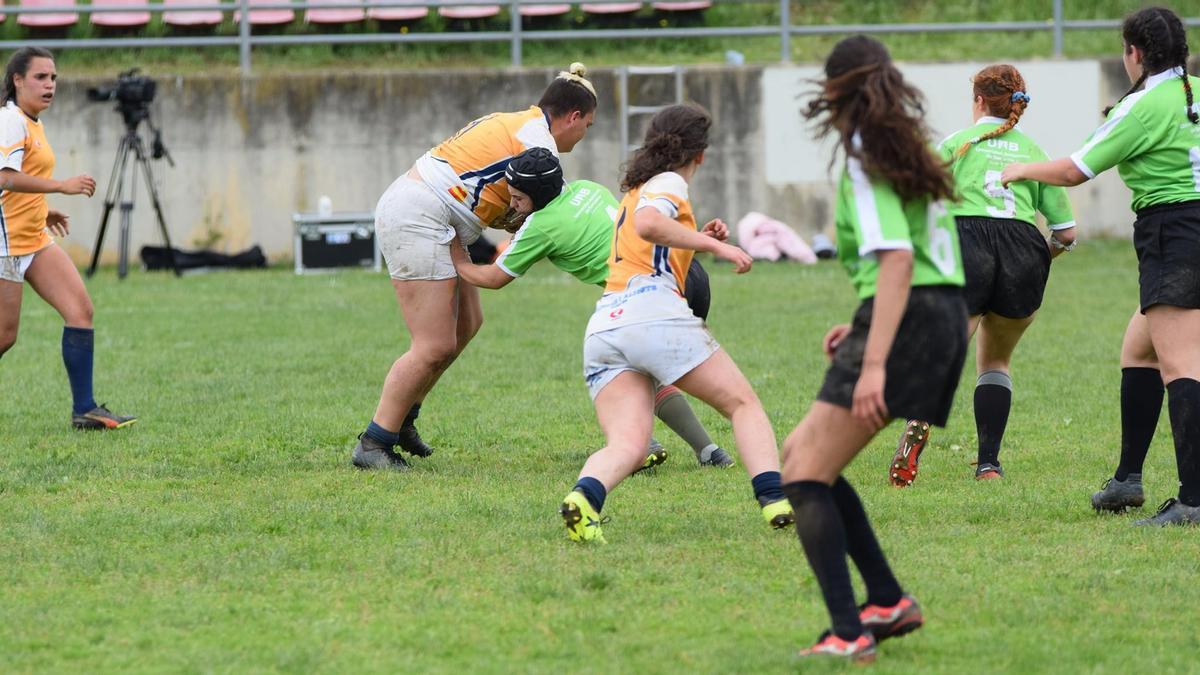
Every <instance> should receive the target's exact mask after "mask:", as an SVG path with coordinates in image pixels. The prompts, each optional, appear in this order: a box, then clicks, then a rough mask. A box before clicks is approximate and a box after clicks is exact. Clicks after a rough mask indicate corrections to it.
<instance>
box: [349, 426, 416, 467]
mask: <svg viewBox="0 0 1200 675" xmlns="http://www.w3.org/2000/svg"><path fill="white" fill-rule="evenodd" d="M350 463H351V464H353V465H354V467H355V468H358V469H391V470H393V471H407V470H408V468H409V467H408V462H406V461H404V458H403V457H401V456H400V454H399V453H397V452H395V451H394V450H392V449H391V448H389V447H387V446H386V445H384V444H383V443H380V442H379V441H377V440H375V439H373V438H371V437H370V436H367V435H366V434H359V436H358V445H356V446H354V455H353V456H351V458H350Z"/></svg>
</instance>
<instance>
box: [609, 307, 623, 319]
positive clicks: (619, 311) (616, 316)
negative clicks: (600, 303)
mask: <svg viewBox="0 0 1200 675" xmlns="http://www.w3.org/2000/svg"><path fill="white" fill-rule="evenodd" d="M624 313H625V310H624V309H614V310H613V311H611V312H609V313H608V318H610V319H613V320H616V319H619V318H621V315H622V314H624Z"/></svg>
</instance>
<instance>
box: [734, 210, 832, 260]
mask: <svg viewBox="0 0 1200 675" xmlns="http://www.w3.org/2000/svg"><path fill="white" fill-rule="evenodd" d="M737 237H738V246H741V247H742V249H743V250H745V251H746V253H749V254H750V257H751V258H754V259H755V260H770V261H772V262H774V261H776V260H779V259H780V258H781V257H783V256H787V257H788V258H790V259H792V260H797V261H799V262H802V263H804V264H806V265H812V264H813V263H815V262H817V254H815V253H813V250H812V249H811V248H809V246H808V244H806V243H804V240H803V239H801V238H800V235H798V234H796V231H795V230H793V229H792V228H790V227H788V226H787V225H784V224H783V223H781V222H779V221H778V220H775V219H774V218H771V217H770V216H766V215H763V214H761V213H758V212H757V211H751V212H750V213H747V214H746V215H745V217H743V218H742V219H741V220H739V221H738V224H737Z"/></svg>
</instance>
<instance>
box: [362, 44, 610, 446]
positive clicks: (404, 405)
mask: <svg viewBox="0 0 1200 675" xmlns="http://www.w3.org/2000/svg"><path fill="white" fill-rule="evenodd" d="M585 74H586V70H585V69H584V67H583V64H579V63H575V64H572V65H571V67H570V69H569V71H568V72H564V73H560V74H559V76H558V77H557V78H555V80H554V81H553V82H551V83H550V86H549V87H548V88H547V89H546V91H545V93H544V94H542V98H541V100H539V101H538V104H537V105H535V106H531V107H530V108H529V109H527V110H523V111H520V112H509V113H494V114H491V115H485V116H484V117H481V118H479V119H477V120H475V121H473V122H471V123H470V124H468V125H467V126H465V127H463V128H462V130H460V131H459V132H458V133H456V134H454V135H453V136H451V137H450V138H448V139H446V140H445V141H443V142H442V143H440V144H439V145H438V146H437V147H435V148H433V149H432V150H430V151H429V152H427V153H425V154H424V155H422V156H421V157H420V158H419V159H418V160H417V161H416V164H414V165H413V167H412V168H411V169H409V170H408V171H407V172H406V173H404V174H403V175H401V176H400V177H399V178H397V179H396V180H395V182H393V183H392V185H391V186H390V187H389V188H388V189H387V191H386V192H384V194H383V196H382V197H381V198H380V199H379V204H378V205H377V206H376V207H375V233H376V237H377V240H378V242H379V248H380V250H381V251H382V253H383V257H384V260H386V261H387V265H388V273H389V274H390V275H391V277H392V287H393V289H394V290H395V293H396V300H397V301H398V302H399V304H400V311H401V313H402V314H403V315H404V322H405V324H406V325H407V326H408V331H409V334H410V336H411V343H410V344H409V348H408V351H407V352H405V353H404V355H403V356H401V357H400V358H399V359H397V360H396V362H395V363H393V364H392V367H391V370H390V371H389V372H388V375H387V378H386V380H384V384H383V393H382V394H381V396H380V398H379V405H378V407H376V409H375V414H374V415H373V416H372V418H371V422H370V424H369V425H368V426H367V429H366V431H364V432H363V433H362V434H361V435H360V436H359V442H358V444H357V445H356V446H355V448H354V453H353V456H352V458H351V463H352V464H353V465H354V466H356V467H358V468H361V469H404V468H406V467H407V466H408V463H407V462H406V461H405V460H404V458H403V457H402V456H401V455H400V454H398V453H396V452H395V451H394V448H395V447H396V446H400V448H401V449H402V450H404V451H406V452H408V453H410V454H413V455H416V456H421V457H424V456H428V455H429V454H430V453H431V452H432V449H431V448H430V447H429V446H428V445H426V444H425V443H424V441H422V440H421V437H420V436H419V435H418V434H417V430H416V426H415V421H416V418H417V415H418V414H419V413H420V409H421V401H423V400H424V398H425V396H426V394H428V393H429V390H430V389H432V388H433V386H434V384H436V383H437V381H438V378H439V377H441V375H442V373H443V372H445V370H446V368H448V367H449V366H450V364H451V363H452V362H453V361H454V359H455V358H457V357H458V355H459V354H461V353H462V351H463V349H465V348H466V346H467V343H468V342H470V340H471V338H472V337H474V335H475V333H476V332H478V331H479V327H480V325H481V324H482V323H483V313H482V310H481V308H480V305H479V291H478V290H477V289H476V288H475V287H474V286H471V285H470V284H467V283H460V282H459V279H458V276H457V274H456V272H455V270H454V263H453V261H451V259H450V246H451V245H452V244H451V241H452V240H453V239H454V237H455V236H456V235H457V236H458V238H459V239H460V240H461V241H462V243H463V244H464V245H469V244H471V243H472V242H474V241H475V240H476V239H478V238H479V235H480V233H481V232H482V231H483V228H485V227H497V228H504V229H507V230H510V231H515V230H516V229H517V228H518V227H519V226H520V224H521V217H520V216H519V215H518V214H516V212H515V211H514V210H513V209H512V208H511V207H510V206H509V199H510V195H509V191H508V183H507V181H506V180H505V177H504V171H505V169H506V168H507V167H508V163H509V162H510V161H511V160H512V158H513V157H515V156H517V155H519V154H520V153H521V152H523V151H525V150H528V149H529V148H546V149H547V150H550V151H551V152H553V153H554V154H555V155H557V154H558V153H561V152H570V151H571V150H572V149H573V148H574V147H575V145H576V144H577V143H578V142H579V141H580V140H582V139H583V137H584V135H585V134H586V133H587V130H588V127H589V126H591V124H592V119H593V118H594V117H595V111H596V92H595V89H594V88H593V87H592V83H591V82H589V81H588V80H587V79H586V78H585V77H584V75H585Z"/></svg>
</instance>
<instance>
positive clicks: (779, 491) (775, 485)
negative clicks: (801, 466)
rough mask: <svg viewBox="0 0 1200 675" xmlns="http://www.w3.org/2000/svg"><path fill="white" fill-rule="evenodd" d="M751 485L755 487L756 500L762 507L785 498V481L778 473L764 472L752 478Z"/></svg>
mask: <svg viewBox="0 0 1200 675" xmlns="http://www.w3.org/2000/svg"><path fill="white" fill-rule="evenodd" d="M750 485H752V486H754V498H755V499H757V500H758V503H759V504H760V505H762V506H766V505H767V504H770V503H771V502H777V501H779V500H780V499H783V498H784V495H783V480H782V479H781V478H780V477H779V472H778V471H764V472H762V473H760V474H758V475H757V476H755V477H754V478H751V479H750Z"/></svg>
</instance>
